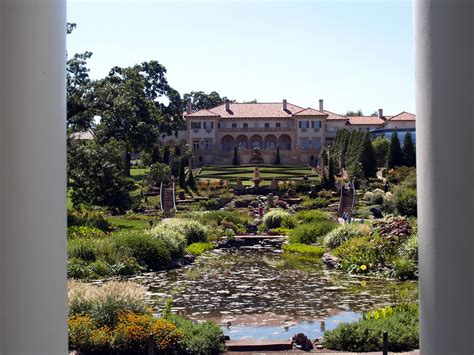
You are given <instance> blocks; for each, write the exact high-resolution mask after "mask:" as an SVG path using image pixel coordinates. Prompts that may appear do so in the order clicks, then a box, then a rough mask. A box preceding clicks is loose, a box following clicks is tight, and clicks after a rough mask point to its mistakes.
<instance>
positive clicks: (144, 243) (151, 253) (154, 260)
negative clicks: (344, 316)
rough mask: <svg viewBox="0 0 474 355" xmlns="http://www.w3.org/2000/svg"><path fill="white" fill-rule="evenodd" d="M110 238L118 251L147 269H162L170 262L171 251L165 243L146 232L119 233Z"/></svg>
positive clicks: (130, 231)
mask: <svg viewBox="0 0 474 355" xmlns="http://www.w3.org/2000/svg"><path fill="white" fill-rule="evenodd" d="M112 238H113V240H114V242H115V244H116V246H117V248H118V249H119V250H122V252H123V253H125V254H126V255H130V256H132V257H133V258H135V260H136V261H137V262H138V263H139V264H140V265H142V266H143V267H146V268H148V269H151V270H161V269H164V268H166V267H167V266H168V265H169V263H170V261H171V255H170V253H171V252H172V249H171V248H170V247H169V246H168V245H167V243H166V241H165V240H164V239H159V238H156V237H154V236H153V235H151V234H150V232H148V231H134V230H129V231H121V232H119V233H116V234H114V235H113V237H112Z"/></svg>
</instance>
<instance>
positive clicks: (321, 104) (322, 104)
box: [319, 99, 324, 112]
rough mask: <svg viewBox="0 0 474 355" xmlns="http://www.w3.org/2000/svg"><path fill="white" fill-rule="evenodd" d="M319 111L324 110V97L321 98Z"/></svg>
mask: <svg viewBox="0 0 474 355" xmlns="http://www.w3.org/2000/svg"><path fill="white" fill-rule="evenodd" d="M319 111H321V112H323V111H324V101H323V99H319Z"/></svg>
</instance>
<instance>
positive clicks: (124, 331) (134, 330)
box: [112, 312, 153, 354]
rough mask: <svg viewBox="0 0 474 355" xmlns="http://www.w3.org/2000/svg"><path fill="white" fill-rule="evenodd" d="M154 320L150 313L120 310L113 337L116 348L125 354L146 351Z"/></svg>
mask: <svg viewBox="0 0 474 355" xmlns="http://www.w3.org/2000/svg"><path fill="white" fill-rule="evenodd" d="M152 322H153V320H152V317H151V316H150V315H149V314H135V313H131V312H120V313H119V314H118V317H117V326H116V327H115V329H114V333H113V339H112V347H113V348H114V350H118V351H120V352H123V353H125V354H143V353H145V351H146V350H147V347H148V337H149V336H150V334H151V328H152Z"/></svg>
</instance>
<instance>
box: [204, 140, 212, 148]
mask: <svg viewBox="0 0 474 355" xmlns="http://www.w3.org/2000/svg"><path fill="white" fill-rule="evenodd" d="M212 146H213V144H212V139H206V140H205V141H204V147H205V149H206V150H211V149H212Z"/></svg>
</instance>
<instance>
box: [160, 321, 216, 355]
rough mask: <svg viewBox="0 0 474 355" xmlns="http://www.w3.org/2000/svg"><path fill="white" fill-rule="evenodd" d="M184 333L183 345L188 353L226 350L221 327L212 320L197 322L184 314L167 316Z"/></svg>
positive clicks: (204, 354)
mask: <svg viewBox="0 0 474 355" xmlns="http://www.w3.org/2000/svg"><path fill="white" fill-rule="evenodd" d="M166 320H167V321H170V322H171V323H172V324H174V325H175V326H176V327H177V328H178V329H179V330H180V331H181V332H182V334H183V339H182V343H181V344H182V347H183V348H184V350H185V352H186V353H187V354H196V355H208V354H220V353H222V352H224V351H225V344H224V341H223V336H222V330H221V328H220V327H219V326H218V325H217V324H215V323H213V322H210V321H206V322H203V323H195V322H193V321H192V320H190V319H188V318H185V317H183V316H179V315H175V314H169V315H168V317H167V318H166Z"/></svg>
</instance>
